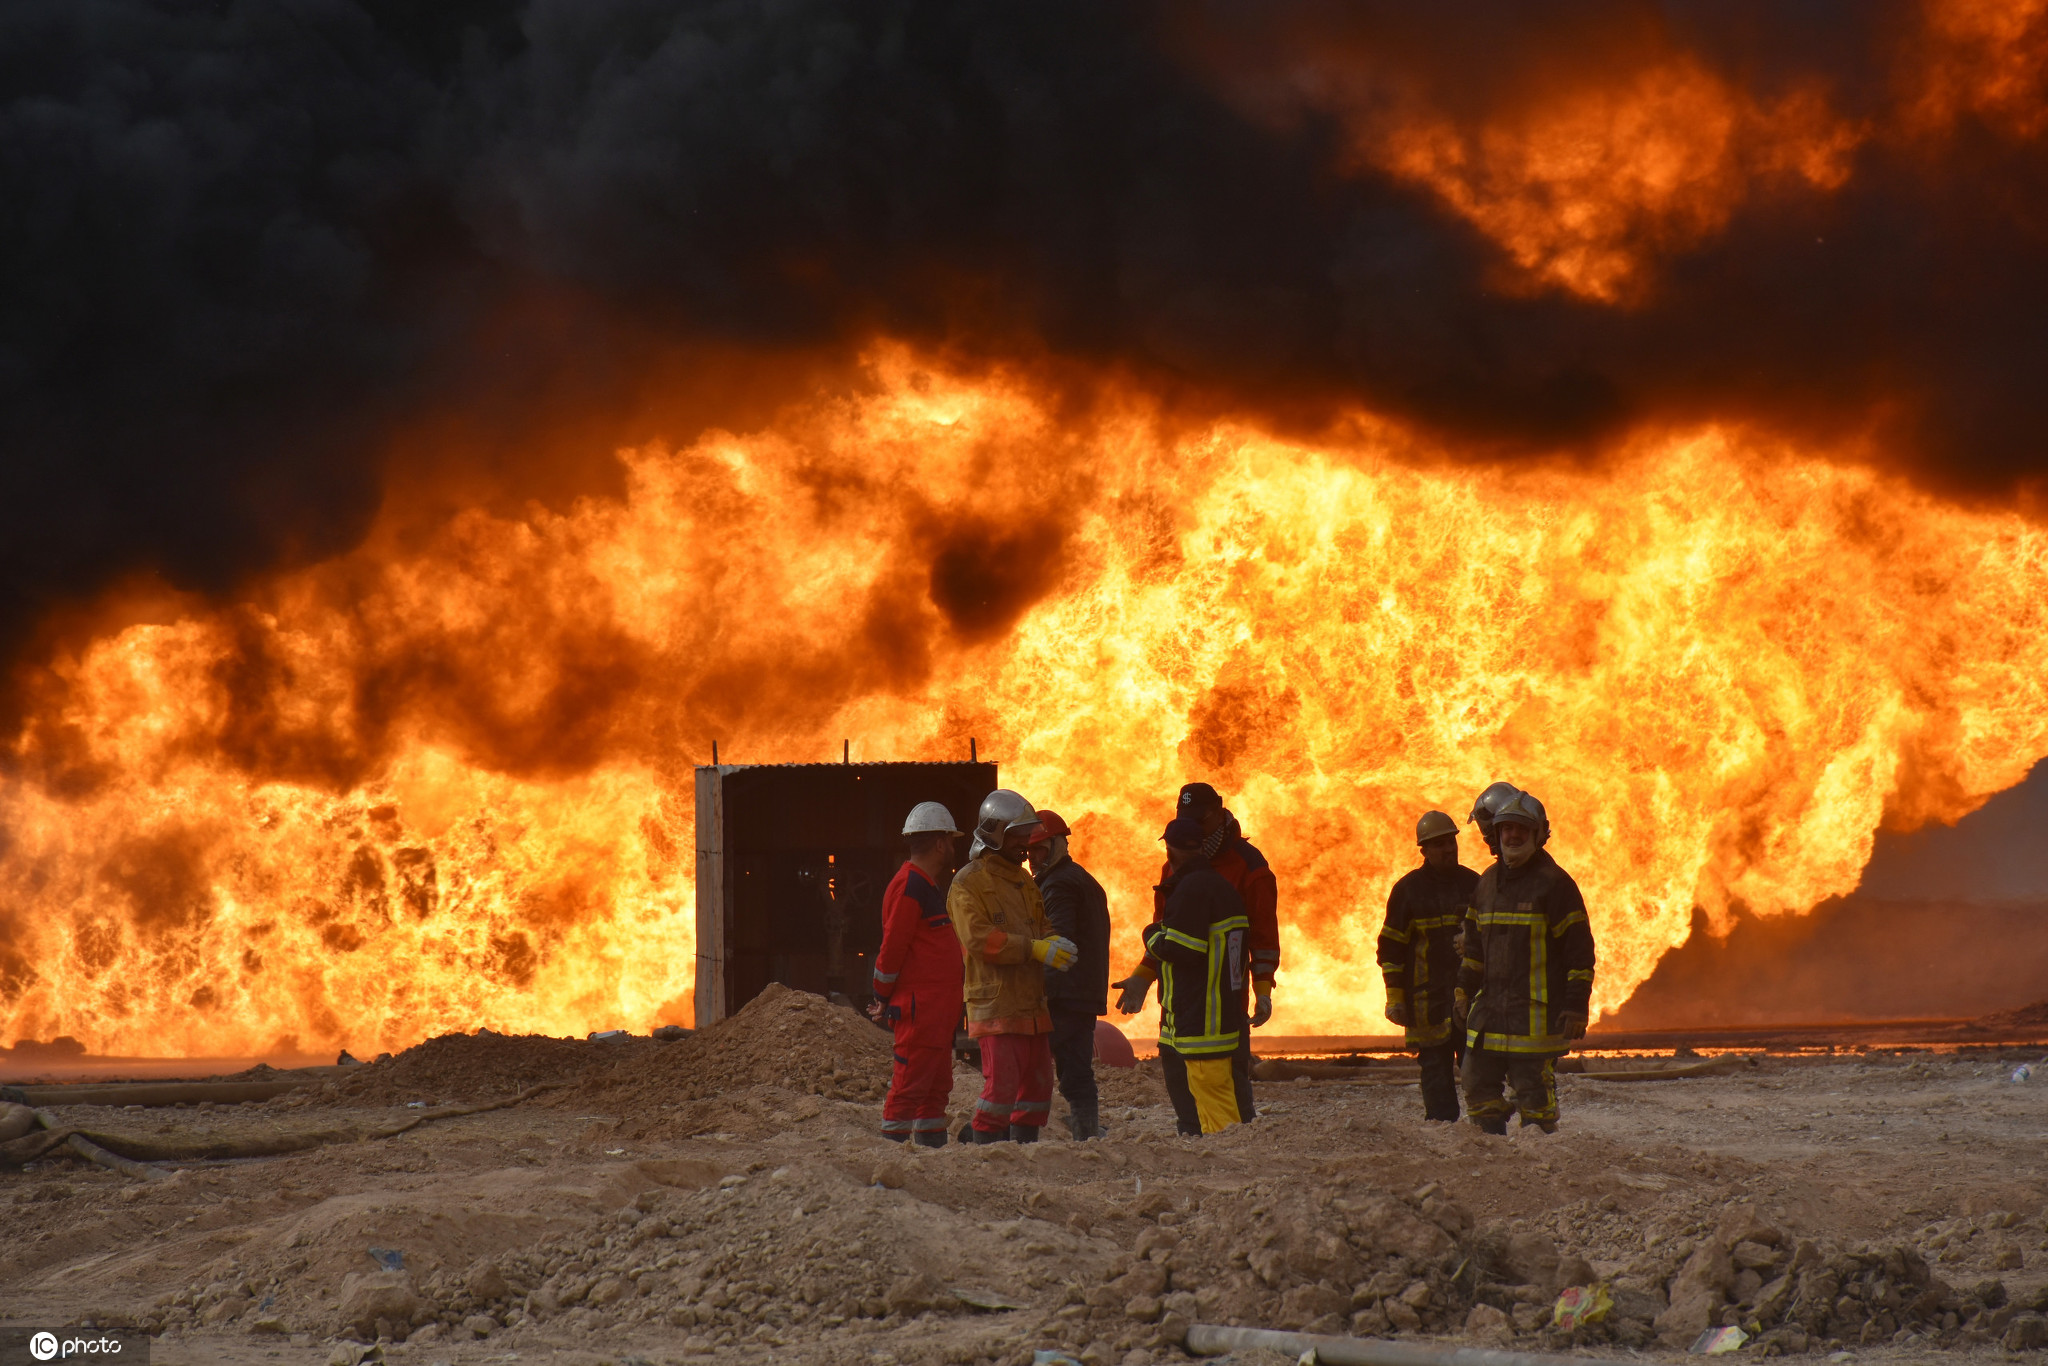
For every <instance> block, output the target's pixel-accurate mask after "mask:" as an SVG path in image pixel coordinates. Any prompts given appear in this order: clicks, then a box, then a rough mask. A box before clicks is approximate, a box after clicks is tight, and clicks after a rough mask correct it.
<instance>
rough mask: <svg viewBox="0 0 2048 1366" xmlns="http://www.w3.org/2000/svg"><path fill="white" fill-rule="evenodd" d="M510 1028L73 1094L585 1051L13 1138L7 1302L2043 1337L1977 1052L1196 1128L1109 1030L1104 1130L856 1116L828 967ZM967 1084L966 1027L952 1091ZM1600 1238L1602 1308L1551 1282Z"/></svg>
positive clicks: (645, 1345)
mask: <svg viewBox="0 0 2048 1366" xmlns="http://www.w3.org/2000/svg"><path fill="white" fill-rule="evenodd" d="M750 1016H751V1017H752V1018H750ZM862 1031H867V1032H866V1033H863V1032H862ZM533 1042H534V1045H535V1046H534V1047H533V1048H531V1049H522V1046H521V1044H520V1041H516V1040H514V1041H506V1040H498V1039H486V1040H482V1041H475V1040H464V1039H462V1038H461V1037H460V1036H456V1037H454V1038H451V1039H448V1040H441V1041H437V1042H436V1043H435V1044H432V1045H423V1046H422V1049H423V1050H429V1052H427V1053H423V1052H422V1051H421V1050H415V1051H414V1053H412V1054H404V1055H400V1057H399V1058H398V1059H396V1060H394V1061H393V1062H390V1063H385V1064H380V1065H379V1068H381V1069H382V1070H381V1071H373V1070H371V1069H366V1070H365V1072H364V1073H363V1074H361V1077H360V1079H356V1078H351V1079H350V1081H349V1082H348V1084H346V1085H341V1086H336V1085H333V1084H330V1085H329V1086H328V1087H327V1088H325V1089H321V1090H317V1091H314V1092H312V1093H309V1094H302V1095H298V1096H294V1097H290V1098H281V1099H279V1100H275V1101H271V1102H268V1103H265V1104H260V1105H244V1106H234V1107H221V1108H212V1109H173V1110H103V1111H98V1112H91V1111H87V1110H85V1109H83V1108H77V1109H71V1110H66V1111H63V1112H61V1117H62V1118H63V1119H65V1120H67V1121H70V1122H81V1123H88V1124H90V1125H91V1126H92V1127H96V1128H103V1129H107V1130H112V1131H117V1132H128V1133H135V1134H149V1135H173V1136H175V1135H179V1134H207V1135H220V1134H241V1135H249V1134H261V1133H276V1132H287V1131H291V1130H294V1129H299V1128H307V1127H318V1128H329V1129H331V1128H336V1127H340V1128H355V1129H361V1130H367V1129H369V1128H372V1127H374V1126H377V1125H380V1124H385V1123H388V1122H389V1121H390V1120H391V1119H392V1118H393V1117H394V1116H402V1115H405V1114H407V1113H416V1111H409V1110H408V1109H407V1103H408V1101H410V1100H413V1099H423V1100H428V1101H432V1102H439V1101H447V1100H478V1099H489V1098H491V1097H492V1096H493V1095H498V1094H504V1093H506V1092H508V1091H512V1090H516V1089H519V1088H520V1087H522V1086H526V1085H531V1084H533V1083H534V1081H535V1080H536V1079H537V1078H541V1077H542V1076H543V1074H548V1075H551V1076H553V1077H554V1078H555V1079H560V1080H566V1081H568V1082H569V1084H568V1085H565V1086H563V1087H562V1088H560V1089H558V1090H556V1091H553V1092H550V1093H548V1094H546V1095H543V1096H540V1097H537V1098H536V1099H533V1100H530V1101H527V1102H525V1103H523V1104H521V1105H518V1106H516V1107H514V1108H510V1109H505V1110H499V1111H495V1112H492V1113H488V1114H480V1115H474V1116H470V1117H466V1118H456V1119H449V1120H445V1121H441V1122H438V1123H430V1124H426V1125H422V1126H421V1127H419V1128H416V1129H414V1130H412V1131H410V1132H408V1133H405V1134H403V1135H401V1136H399V1137H396V1138H390V1139H382V1140H374V1141H365V1142H356V1143H344V1144H339V1145H335V1146H329V1147H323V1148H319V1149H316V1150H313V1151H310V1152H302V1153H297V1154H292V1155H288V1156H283V1157H276V1158H262V1159H249V1160H240V1161H229V1162H218V1163H210V1164H195V1165H192V1166H188V1167H187V1168H186V1169H184V1170H182V1171H180V1172H178V1173H177V1174H175V1175H172V1176H170V1177H168V1178H167V1179H164V1180H160V1181H156V1182H137V1181H134V1180H132V1179H129V1178H125V1177H122V1176H118V1175H115V1174H114V1173H111V1172H107V1171H103V1170H101V1169H99V1168H95V1167H92V1166H89V1165H86V1164H83V1163H80V1162H78V1161H76V1160H74V1159H71V1158H69V1157H64V1158H56V1159H48V1160H44V1161H40V1162H37V1163H35V1164H33V1165H31V1166H30V1167H28V1168H26V1169H14V1170H0V1209H4V1227H5V1230H6V1234H7V1236H6V1239H5V1241H4V1243H0V1325H18V1326H56V1325H60V1324H84V1323H87V1322H95V1323H98V1324H102V1325H105V1324H139V1325H143V1326H145V1327H147V1328H149V1329H150V1330H151V1331H152V1332H153V1333H155V1334H156V1335H157V1340H156V1346H155V1356H154V1359H155V1360H156V1361H157V1362H159V1363H188V1362H189V1363H201V1362H205V1363H213V1362H226V1363H238V1362H251V1363H253V1362H265V1363H267V1362H273V1361H276V1362H304V1363H324V1362H328V1361H330V1360H342V1361H346V1360H348V1359H349V1358H351V1357H352V1356H354V1355H355V1354H356V1353H357V1352H358V1351H359V1350H360V1349H359V1348H352V1347H351V1346H350V1345H349V1343H350V1342H351V1341H356V1342H372V1341H375V1340H376V1339H377V1338H378V1337H379V1336H380V1334H381V1335H382V1337H383V1338H384V1339H385V1340H384V1342H383V1344H382V1347H381V1351H382V1354H383V1358H384V1359H385V1360H387V1361H391V1362H407V1363H419V1364H420V1366H429V1364H430V1363H437V1362H445V1363H449V1366H460V1364H462V1363H482V1362H504V1361H520V1362H564V1363H570V1362H574V1363H590V1364H594V1363H599V1362H613V1363H618V1366H627V1364H628V1363H634V1362H646V1363H669V1362H683V1361H769V1360H773V1361H777V1362H805V1363H808V1362H818V1363H833V1364H834V1366H852V1364H853V1363H863V1364H867V1366H889V1364H890V1363H906V1364H911V1363H976V1362H988V1363H1016V1362H1028V1361H1030V1359H1031V1356H1030V1354H1031V1352H1032V1351H1033V1350H1034V1349H1043V1348H1063V1349H1065V1350H1067V1351H1070V1352H1072V1353H1074V1354H1075V1355H1076V1356H1077V1357H1078V1358H1079V1359H1081V1360H1082V1361H1084V1362H1087V1363H1090V1366H1095V1364H1096V1363H1123V1364H1127V1366H1142V1363H1147V1362H1160V1361H1172V1360H1180V1359H1182V1354H1181V1352H1180V1351H1179V1349H1178V1348H1177V1347H1176V1346H1175V1345H1174V1339H1176V1338H1177V1337H1178V1336H1179V1334H1180V1331H1181V1325H1182V1324H1184V1323H1185V1322H1186V1321H1187V1320H1195V1321H1201V1322H1219V1323H1228V1322H1233V1321H1235V1322H1240V1323H1244V1324H1251V1325H1256V1326H1267V1327H1302V1326H1306V1327H1308V1328H1309V1329H1311V1330H1312V1331H1331V1332H1352V1331H1361V1332H1366V1333H1371V1334H1376V1335H1388V1334H1396V1335H1402V1336H1406V1337H1409V1338H1412V1339H1415V1340H1433V1341H1443V1342H1445V1343H1447V1344H1448V1343H1458V1344H1463V1345H1480V1346H1504V1345H1514V1346H1518V1347H1521V1348H1524V1349H1529V1350H1554V1351H1573V1352H1577V1353H1580V1354H1584V1355H1593V1356H1613V1357H1632V1356H1640V1357H1645V1358H1651V1359H1656V1358H1671V1357H1675V1356H1676V1355H1678V1354H1680V1353H1679V1347H1680V1344H1682V1343H1683V1342H1686V1341H1690V1340H1691V1338H1692V1337H1693V1336H1694V1335H1695V1334H1696V1333H1697V1331H1698V1330H1699V1329H1700V1328H1701V1327H1704V1326H1705V1325H1706V1324H1708V1323H1710V1322H1718V1321H1723V1320H1725V1321H1728V1322H1733V1323H1743V1324H1753V1325H1755V1326H1756V1327H1757V1328H1758V1329H1760V1330H1761V1337H1760V1338H1759V1339H1758V1340H1757V1341H1756V1342H1753V1343H1752V1344H1751V1346H1750V1347H1749V1348H1748V1349H1747V1350H1746V1354H1749V1355H1756V1354H1777V1353H1787V1354H1799V1353H1806V1354H1821V1353H1826V1354H1835V1353H1839V1352H1844V1351H1847V1352H1852V1353H1853V1354H1854V1356H1855V1359H1857V1360H1868V1361H1872V1362H1884V1361H1909V1360H1921V1359H1927V1358H1935V1357H1939V1358H1945V1359H1946V1358H1952V1357H1955V1356H1957V1355H1958V1354H1962V1355H1968V1356H1974V1357H1981V1358H1987V1359H1988V1358H1992V1357H1999V1358H2002V1357H2004V1356H2006V1355H2007V1354H2008V1353H2007V1349H2006V1346H2005V1345H2004V1344H2007V1343H2012V1344H2014V1345H2015V1346H2016V1347H2017V1346H2019V1345H2021V1344H2024V1343H2025V1342H2027V1341H2028V1340H2029V1339H2031V1338H2033V1337H2035V1336H2038V1337H2039V1338H2040V1340H2042V1341H2044V1342H2048V1322H2041V1320H2040V1314H2039V1312H2038V1311H2042V1310H2048V1226H2044V1223H2043V1214H2044V1204H2048V1163H2044V1159H2043V1153H2044V1152H2048V1075H2044V1076H2043V1077H2042V1078H2040V1079H2037V1080H2034V1081H2030V1082H2023V1083H2017V1084H2016V1083H2014V1082H2012V1081H2010V1080H2009V1075H2010V1073H2011V1071H2012V1068H2013V1066H2014V1063H2015V1061H2017V1059H2015V1058H2007V1057H2003V1056H2001V1055H2000V1054H1998V1053H1996V1052H1982V1053H1975V1054H1968V1053H1966V1054H1928V1053H1919V1054H1912V1053H1907V1054H1890V1053H1885V1054H1880V1053H1872V1054H1867V1055H1862V1056H1855V1057H1844V1058H1841V1059H1838V1060H1828V1061H1814V1060H1807V1059H1770V1058H1766V1059H1764V1060H1762V1061H1761V1062H1760V1063H1759V1064H1758V1065H1756V1066H1754V1067H1751V1068H1747V1069H1745V1070H1744V1071H1743V1072H1741V1073H1740V1074H1738V1075H1733V1076H1725V1077H1709V1078H1694V1079H1688V1080H1684V1081H1672V1082H1644V1083H1632V1084H1622V1083H1613V1082H1599V1081H1591V1080H1585V1079H1580V1078H1574V1077H1569V1076H1567V1077H1562V1078H1560V1090H1561V1094H1562V1098H1563V1127H1562V1129H1561V1131H1560V1132H1559V1133H1557V1134H1555V1135H1544V1134H1542V1133H1540V1132H1538V1131H1535V1130H1533V1129H1531V1130H1526V1131H1521V1130H1517V1131H1514V1132H1511V1134H1510V1135H1509V1136H1508V1137H1506V1138H1492V1137H1488V1136H1485V1135H1482V1134H1480V1133H1478V1132H1476V1131H1474V1130H1472V1129H1471V1128H1470V1127H1469V1126H1465V1125H1458V1126H1443V1125H1429V1124H1426V1123H1424V1122H1423V1121H1422V1119H1421V1118H1420V1101H1419V1099H1418V1097H1417V1093H1416V1091H1415V1089H1414V1087H1413V1086H1408V1085H1368V1084H1353V1083H1347V1082H1328V1081H1303V1082H1292V1083H1281V1084H1262V1085H1261V1086H1260V1087H1259V1096H1260V1103H1261V1106H1262V1108H1263V1114H1262V1116H1261V1117H1260V1118H1259V1119H1258V1120H1257V1121H1256V1122H1255V1123H1253V1124H1250V1125H1246V1126H1243V1127H1241V1128H1239V1129H1236V1130H1233V1131H1230V1132H1229V1133H1226V1134H1223V1135H1218V1136H1213V1137H1211V1138H1208V1139H1204V1140H1189V1139H1182V1138H1178V1137H1176V1136H1174V1134H1173V1124H1172V1116H1171V1113H1170V1111H1169V1110H1168V1109H1167V1108H1166V1106H1165V1104H1164V1092H1163V1089H1162V1087H1161V1086H1160V1084H1159V1081H1158V1078H1157V1074H1156V1070H1155V1069H1156V1066H1157V1064H1156V1063H1145V1064H1141V1065H1140V1066H1139V1067H1138V1068H1137V1069H1135V1070H1133V1071H1128V1072H1116V1073H1111V1072H1108V1071H1107V1070H1105V1071H1104V1072H1103V1077H1104V1088H1105V1101H1104V1104H1105V1112H1104V1118H1105V1120H1106V1122H1107V1123H1108V1124H1109V1125H1110V1128H1111V1132H1110V1135H1109V1137H1108V1138H1106V1139H1103V1140H1098V1141H1094V1142H1090V1143H1085V1144H1082V1143H1076V1142H1073V1141H1071V1140H1069V1139H1067V1138H1065V1137H1064V1133H1063V1130H1062V1129H1061V1127H1060V1126H1059V1125H1058V1124H1057V1123H1055V1124H1054V1125H1053V1126H1051V1127H1050V1128H1048V1130H1047V1137H1046V1141H1044V1142H1042V1143H1039V1144H1037V1145H1030V1146H1023V1145H1007V1144H1006V1145H1000V1146H991V1147H981V1148H975V1147H960V1146H948V1147H946V1148H944V1149H940V1150H936V1151H925V1150H915V1149H911V1150H906V1149H903V1148H900V1147H898V1146H897V1145H895V1144H892V1143H888V1142H886V1141H885V1140H883V1139H882V1138H880V1136H879V1134H878V1133H877V1132H876V1128H877V1124H878V1121H879V1114H880V1111H879V1106H878V1105H877V1104H876V1103H875V1101H874V1100H873V1099H872V1098H871V1096H872V1094H873V1093H874V1088H875V1087H876V1085H877V1082H878V1079H879V1078H880V1077H882V1076H884V1075H885V1074H886V1068H887V1065H888V1049H887V1044H886V1038H885V1037H884V1036H882V1035H880V1034H879V1032H876V1031H872V1030H869V1027H868V1026H866V1025H865V1023H864V1022H861V1021H859V1020H858V1019H857V1018H855V1017H853V1016H852V1015H851V1013H850V1012H846V1011H841V1010H838V1009H837V1008H835V1007H831V1006H828V1005H826V1004H825V1003H824V1002H822V1001H818V1000H817V999H816V998H806V997H802V996H800V994H798V993H783V994H781V995H780V996H778V997H776V998H774V999H771V1000H768V1001H766V1002H765V1003H761V1004H759V1005H758V1006H757V1007H756V1008H750V1011H749V1012H748V1013H746V1014H743V1015H742V1016H740V1017H737V1018H736V1019H735V1020H733V1021H728V1022H726V1024H724V1025H721V1026H719V1027H718V1029H717V1030H714V1031H707V1032H706V1033H704V1034H701V1035H697V1036H693V1037H692V1038H691V1039H690V1040H686V1041H685V1042H684V1043H682V1044H677V1045H667V1046H657V1045H655V1044H653V1043H652V1042H651V1041H634V1042H633V1044H632V1046H631V1047H630V1048H628V1049H624V1050H619V1051H614V1052H612V1053H606V1052H604V1051H603V1050H604V1049H605V1047H606V1046H605V1045H602V1044H577V1045H573V1046H567V1045H563V1044H561V1043H560V1042H559V1041H533ZM543 1044H544V1045H546V1047H545V1048H542V1047H540V1045H543ZM432 1050H438V1051H437V1052H435V1051H432ZM486 1055H488V1056H486ZM2036 1061H2037V1060H2036ZM1375 1075H1379V1074H1377V1073H1375ZM977 1085H978V1078H975V1077H973V1076H972V1074H970V1073H969V1072H968V1071H967V1070H966V1069H965V1068H962V1069H960V1070H959V1072H958V1073H957V1075H956V1080H955V1087H954V1093H953V1102H954V1110H955V1112H956V1121H955V1122H956V1125H957V1123H959V1122H961V1121H963V1120H964V1119H965V1118H966V1115H967V1113H968V1107H969V1105H970V1104H971V1101H972V1097H973V1094H974V1091H975V1088H976V1086H977ZM413 1093H417V1094H413ZM1056 1108H1057V1107H1056ZM372 1248H376V1249H380V1250H384V1251H385V1252H386V1254H387V1260H389V1256H388V1254H389V1253H392V1252H396V1253H397V1254H398V1255H399V1256H400V1257H402V1259H403V1270H402V1271H395V1272H394V1271H382V1270H380V1264H379V1263H378V1262H377V1261H375V1260H373V1259H372V1255H371V1252H370V1249H372ZM1594 1281H1597V1282H1600V1283H1603V1284H1605V1285H1607V1286H1608V1287H1609V1290H1610V1295H1611V1298H1612V1299H1613V1300H1614V1302H1615V1308H1614V1310H1613V1311H1612V1312H1611V1313H1610V1314H1609V1315H1608V1316H1607V1319H1606V1320H1605V1321H1604V1322H1602V1323H1601V1324H1599V1325H1596V1326H1594V1327H1592V1328H1590V1329H1581V1330H1578V1331H1577V1332H1576V1333H1565V1332H1563V1331H1561V1330H1559V1329H1558V1328H1556V1327H1555V1326H1554V1325H1551V1324H1550V1323H1549V1311H1550V1306H1551V1305H1552V1303H1553V1302H1554V1299H1555V1296H1556V1293H1557V1291H1558V1290H1559V1289H1560V1288H1562V1287H1563V1286H1564V1285H1567V1284H1573V1283H1582V1282H1594ZM976 1301H979V1302H981V1303H983V1304H991V1303H992V1304H1001V1303H1004V1302H1008V1303H1010V1304H1014V1305H1016V1306H1018V1307H1016V1308H1009V1309H1005V1308H977V1307H974V1305H973V1302H976ZM380 1320H381V1321H380ZM2036 1322H2041V1329H2040V1332H2039V1333H2038V1335H2037V1334H2035V1332H2034V1331H2033V1330H2032V1329H2030V1328H2029V1325H2030V1324H2032V1323H2036ZM479 1334H485V1336H479ZM401 1337H403V1338H404V1340H403V1341H400V1340H398V1339H399V1338H401ZM2029 1356H2030V1357H2031V1356H2032V1354H2031V1353H2029ZM1239 1359H1240V1360H1241V1361H1247V1362H1248V1361H1251V1360H1253V1359H1255V1358H1254V1357H1252V1356H1248V1355H1243V1354H1241V1355H1240V1357H1239ZM1815 1359H1816V1360H1817V1359H1819V1357H1818V1356H1816V1357H1815ZM1270 1360H1272V1361H1278V1360H1279V1359H1278V1358H1270Z"/></svg>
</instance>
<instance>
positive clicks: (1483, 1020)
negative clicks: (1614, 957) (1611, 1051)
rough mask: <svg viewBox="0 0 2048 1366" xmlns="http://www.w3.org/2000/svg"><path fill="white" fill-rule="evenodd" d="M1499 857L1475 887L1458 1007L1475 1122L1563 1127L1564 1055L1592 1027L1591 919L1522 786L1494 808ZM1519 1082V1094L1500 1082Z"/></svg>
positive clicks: (1489, 1127)
mask: <svg viewBox="0 0 2048 1366" xmlns="http://www.w3.org/2000/svg"><path fill="white" fill-rule="evenodd" d="M1493 828H1494V835H1495V837H1496V838H1497V839H1498V840H1499V842H1500V862H1498V863H1496V864H1494V865H1493V866H1492V867H1491V868H1489V869H1487V870H1486V872H1485V873H1483V874H1482V875H1481V876H1480V878H1479V885H1478V886H1477V887H1475V888H1474V889H1473V892H1472V906H1471V909H1470V910H1469V911H1468V912H1467V913H1466V916H1465V961H1464V963H1463V965H1462V966H1461V967H1460V969H1459V972H1458V990H1457V995H1456V996H1455V997H1454V998H1453V1009H1454V1011H1455V1012H1456V1015H1457V1018H1458V1022H1459V1024H1460V1025H1461V1026H1462V1027H1463V1028H1464V1029H1465V1030H1466V1036H1465V1037H1466V1050H1465V1065H1464V1070H1463V1076H1462V1081H1463V1083H1464V1088H1465V1110H1466V1114H1467V1117H1468V1118H1470V1119H1471V1121H1472V1123H1474V1124H1476V1125H1478V1126H1479V1127H1480V1128H1481V1129H1484V1130H1485V1131H1486V1132H1488V1133H1491V1134H1504V1133H1506V1132H1507V1130H1508V1116H1509V1115H1511V1114H1513V1113H1514V1112H1515V1111H1517V1110H1519V1111H1521V1113H1522V1123H1523V1124H1524V1125H1529V1124H1533V1125H1535V1126H1536V1127H1537V1128H1539V1129H1541V1130H1543V1131H1544V1132H1545V1133H1556V1132H1557V1080H1556V1077H1555V1075H1554V1072H1553V1068H1554V1065H1555V1062H1556V1060H1557V1059H1558V1058H1559V1057H1561V1056H1563V1055H1564V1054H1565V1053H1567V1052H1569V1051H1570V1050H1571V1046H1572V1043H1573V1042H1574V1041H1575V1040H1578V1039H1582V1038H1584V1037H1585V1036H1586V1021H1587V1020H1588V1019H1589V1018H1590V1017H1591V1000H1592V995H1593V958H1594V951H1593V927H1592V926H1591V924H1589V923H1588V922H1587V920H1586V900H1585V898H1584V897H1583V896H1581V895H1580V894H1579V884H1578V883H1576V882H1574V881H1572V877H1571V874H1569V873H1567V872H1566V871H1565V870H1564V869H1562V868H1560V867H1558V866H1557V860H1555V859H1553V858H1552V857H1551V856H1550V855H1549V854H1547V853H1545V852H1544V851H1543V845H1544V843H1545V842H1546V841H1547V840H1548V839H1549V838H1550V822H1549V819H1548V818H1547V817H1546V816H1545V814H1544V811H1543V804H1542V803H1541V802H1539V801H1537V800H1536V799H1535V798H1534V797H1532V796H1530V795H1529V794H1528V793H1526V792H1523V793H1517V794H1516V795H1515V796H1514V797H1513V798H1511V799H1510V800H1508V801H1507V802H1506V803H1504V804H1503V805H1501V806H1500V807H1499V808H1498V809H1497V810H1496V811H1495V812H1494V813H1493ZM1504 1082H1505V1083H1506V1084H1508V1085H1510V1086H1512V1087H1513V1088H1514V1098H1513V1100H1512V1101H1510V1100H1507V1099H1504V1098H1503V1097H1502V1094H1501V1087H1502V1084H1503V1083H1504Z"/></svg>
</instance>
